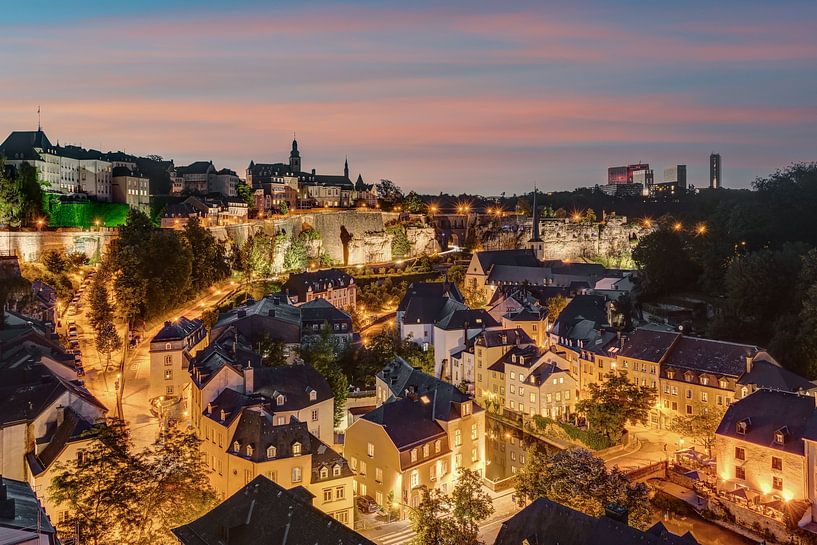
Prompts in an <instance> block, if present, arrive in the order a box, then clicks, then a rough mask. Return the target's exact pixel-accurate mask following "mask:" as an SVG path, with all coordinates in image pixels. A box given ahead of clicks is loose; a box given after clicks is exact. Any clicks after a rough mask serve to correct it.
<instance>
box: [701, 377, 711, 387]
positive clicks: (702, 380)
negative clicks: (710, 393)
mask: <svg viewBox="0 0 817 545" xmlns="http://www.w3.org/2000/svg"><path fill="white" fill-rule="evenodd" d="M701 384H703V385H704V386H706V385H707V384H709V378H707V377H701Z"/></svg>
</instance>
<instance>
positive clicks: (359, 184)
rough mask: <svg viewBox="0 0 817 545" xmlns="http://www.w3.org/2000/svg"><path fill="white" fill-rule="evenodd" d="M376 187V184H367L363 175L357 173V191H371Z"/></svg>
mask: <svg viewBox="0 0 817 545" xmlns="http://www.w3.org/2000/svg"><path fill="white" fill-rule="evenodd" d="M373 187H374V184H367V183H365V182H364V181H363V176H361V175H360V174H358V175H357V180H356V181H355V191H359V192H363V191H371V190H372V188H373Z"/></svg>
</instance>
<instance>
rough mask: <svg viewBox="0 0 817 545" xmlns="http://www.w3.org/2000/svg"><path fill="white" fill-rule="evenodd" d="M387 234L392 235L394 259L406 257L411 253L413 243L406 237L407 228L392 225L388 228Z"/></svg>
mask: <svg viewBox="0 0 817 545" xmlns="http://www.w3.org/2000/svg"><path fill="white" fill-rule="evenodd" d="M386 232H387V233H389V234H390V235H392V239H391V255H392V257H404V256H407V255H409V254H410V253H411V243H410V242H409V239H408V236H407V235H406V228H405V227H404V226H403V225H400V224H397V225H390V226H389V227H386Z"/></svg>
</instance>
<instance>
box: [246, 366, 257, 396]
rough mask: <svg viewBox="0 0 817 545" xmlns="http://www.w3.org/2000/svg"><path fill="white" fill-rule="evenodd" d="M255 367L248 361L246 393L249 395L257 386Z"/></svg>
mask: <svg viewBox="0 0 817 545" xmlns="http://www.w3.org/2000/svg"><path fill="white" fill-rule="evenodd" d="M254 379H255V369H253V368H252V366H251V365H250V362H249V361H248V362H247V367H245V368H244V393H245V394H246V395H249V394H251V393H253V388H254V387H255V380H254Z"/></svg>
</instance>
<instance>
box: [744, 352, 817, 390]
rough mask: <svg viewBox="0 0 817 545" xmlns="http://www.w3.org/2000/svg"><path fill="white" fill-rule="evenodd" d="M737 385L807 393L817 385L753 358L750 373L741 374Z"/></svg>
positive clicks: (769, 363)
mask: <svg viewBox="0 0 817 545" xmlns="http://www.w3.org/2000/svg"><path fill="white" fill-rule="evenodd" d="M738 384H751V385H753V386H756V387H758V388H765V389H767V390H780V391H783V392H808V391H811V390H814V389H815V388H817V385H815V384H814V383H813V382H810V381H808V380H806V379H804V378H803V377H801V376H800V375H798V374H796V373H792V372H791V371H789V370H788V369H784V368H782V367H780V366H779V365H775V364H774V363H772V362H770V361H766V360H764V359H760V358H755V360H754V361H753V362H752V369H751V371H749V372H748V373H743V375H741V377H740V378H739V379H738Z"/></svg>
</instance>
